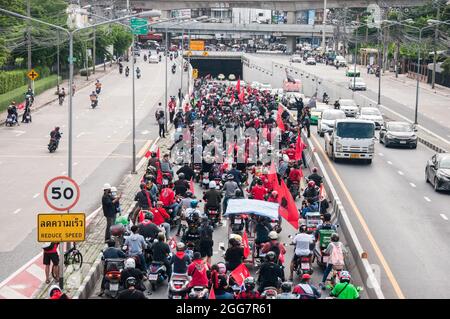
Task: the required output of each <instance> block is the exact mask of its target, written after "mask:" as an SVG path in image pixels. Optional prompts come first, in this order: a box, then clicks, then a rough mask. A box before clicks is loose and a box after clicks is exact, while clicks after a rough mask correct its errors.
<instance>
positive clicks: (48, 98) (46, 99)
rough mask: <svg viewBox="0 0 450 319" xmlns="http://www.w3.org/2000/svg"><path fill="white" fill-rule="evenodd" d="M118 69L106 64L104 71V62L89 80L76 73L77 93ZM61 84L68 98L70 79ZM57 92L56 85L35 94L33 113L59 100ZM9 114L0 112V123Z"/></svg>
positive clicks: (3, 121) (97, 67)
mask: <svg viewBox="0 0 450 319" xmlns="http://www.w3.org/2000/svg"><path fill="white" fill-rule="evenodd" d="M116 69H117V68H116V65H115V64H113V66H112V67H110V66H106V71H104V70H103V64H99V65H98V66H96V68H95V74H92V73H91V75H90V76H89V80H88V81H86V76H81V75H79V74H77V75H74V79H73V82H74V84H75V94H77V92H78V91H79V90H80V89H82V88H84V87H86V86H89V85H93V83H94V82H95V80H97V79H100V78H102V77H104V76H105V75H107V74H109V73H110V72H111V71H114V70H116ZM59 86H60V88H64V90H65V91H66V99H67V98H68V95H69V80H63V81H62V82H61V83H60V84H59ZM55 92H56V85H55V86H54V87H53V88H51V89H48V90H46V91H44V92H42V93H41V94H39V95H37V96H35V99H34V104H33V106H32V107H31V114H33V111H36V110H38V109H40V108H42V107H44V106H47V105H48V104H50V103H52V102H54V101H56V100H58V96H57V95H56V94H55ZM23 93H24V96H25V92H23ZM7 114H8V112H7V111H4V112H2V113H0V125H3V124H4V123H5V120H6V116H7ZM22 114H23V112H19V118H20V116H21V115H22ZM19 123H20V121H19Z"/></svg>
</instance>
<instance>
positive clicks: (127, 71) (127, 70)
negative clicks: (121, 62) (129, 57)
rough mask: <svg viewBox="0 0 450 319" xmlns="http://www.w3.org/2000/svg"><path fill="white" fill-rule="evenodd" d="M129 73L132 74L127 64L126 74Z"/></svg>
mask: <svg viewBox="0 0 450 319" xmlns="http://www.w3.org/2000/svg"><path fill="white" fill-rule="evenodd" d="M129 74H130V68H129V67H128V65H127V67H126V68H125V76H128V75H129Z"/></svg>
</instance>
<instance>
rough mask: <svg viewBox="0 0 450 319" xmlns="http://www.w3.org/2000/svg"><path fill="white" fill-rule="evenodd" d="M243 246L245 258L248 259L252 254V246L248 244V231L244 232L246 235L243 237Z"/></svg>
mask: <svg viewBox="0 0 450 319" xmlns="http://www.w3.org/2000/svg"><path fill="white" fill-rule="evenodd" d="M242 245H244V258H247V256H248V255H249V254H250V246H249V244H248V237H247V232H246V231H244V234H243V235H242Z"/></svg>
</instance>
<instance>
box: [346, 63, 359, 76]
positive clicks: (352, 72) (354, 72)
mask: <svg viewBox="0 0 450 319" xmlns="http://www.w3.org/2000/svg"><path fill="white" fill-rule="evenodd" d="M345 76H351V77H354V76H356V77H360V76H361V71H360V70H359V69H358V68H357V67H356V66H355V65H354V64H353V65H349V66H348V67H347V71H345Z"/></svg>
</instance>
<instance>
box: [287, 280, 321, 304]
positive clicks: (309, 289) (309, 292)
mask: <svg viewBox="0 0 450 319" xmlns="http://www.w3.org/2000/svg"><path fill="white" fill-rule="evenodd" d="M310 279H311V275H310V274H303V275H302V279H301V281H300V283H299V284H298V285H297V286H295V287H294V291H293V293H294V294H295V295H297V296H298V298H299V299H319V298H320V297H321V293H320V291H319V290H318V289H317V288H316V287H315V286H313V285H311V284H310V283H309V280H310Z"/></svg>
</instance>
